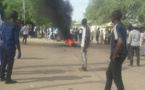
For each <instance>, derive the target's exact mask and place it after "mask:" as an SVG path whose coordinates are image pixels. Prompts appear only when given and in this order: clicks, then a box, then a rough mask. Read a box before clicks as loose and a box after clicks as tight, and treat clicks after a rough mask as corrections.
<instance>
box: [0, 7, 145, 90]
mask: <svg viewBox="0 0 145 90" xmlns="http://www.w3.org/2000/svg"><path fill="white" fill-rule="evenodd" d="M3 17H4V16H3V13H2V12H1V13H0V37H1V38H0V52H1V54H0V78H1V81H5V83H6V84H11V83H16V81H15V80H12V79H11V75H12V69H13V64H14V57H15V52H16V49H18V58H20V57H21V47H20V42H19V33H20V32H22V34H23V43H24V44H26V43H27V37H28V32H29V29H28V26H27V25H24V26H23V27H22V29H21V28H20V26H19V25H18V24H17V23H16V21H17V19H18V13H17V12H16V11H11V13H10V15H9V17H10V18H11V19H10V20H9V21H5V22H3ZM121 18H122V13H121V12H120V11H119V10H116V11H114V12H113V13H112V14H111V16H110V19H111V21H112V23H114V26H113V30H112V32H111V31H109V30H106V33H105V42H104V33H103V31H102V30H100V28H98V29H97V32H96V41H97V43H99V39H100V42H101V43H103V42H104V43H105V44H110V42H111V53H110V64H109V66H108V69H107V71H106V77H107V80H106V86H105V90H111V85H112V80H114V82H115V84H116V86H117V90H124V85H123V81H122V74H121V72H122V64H123V62H124V61H125V59H126V57H127V55H128V59H129V60H130V64H129V66H133V56H134V55H135V54H136V56H137V66H140V53H139V52H140V45H141V43H140V41H142V44H144V48H143V55H145V34H141V33H140V32H139V28H138V26H137V24H132V25H130V26H129V27H128V28H127V29H128V31H127V29H126V27H125V25H123V23H122V22H121ZM82 26H83V27H84V28H83V29H82V28H80V29H78V28H74V29H73V30H71V34H72V36H73V39H74V40H75V41H78V40H79V41H81V56H82V66H81V67H80V68H79V70H80V71H87V50H88V48H89V46H90V42H91V39H92V38H93V33H92V34H91V33H90V28H89V26H88V25H87V19H83V20H82ZM34 31H35V32H37V34H39V33H40V32H41V33H42V37H43V31H45V34H46V38H48V37H49V38H51V37H52V36H53V38H56V37H57V34H58V31H59V30H58V29H57V28H51V29H49V28H48V27H46V28H45V29H43V28H42V29H40V28H39V26H38V27H34ZM91 35H92V36H91ZM78 36H79V38H78ZM110 39H111V40H110ZM141 39H142V40H141ZM134 51H135V54H134ZM6 66H7V68H6ZM5 73H6V74H5Z"/></svg>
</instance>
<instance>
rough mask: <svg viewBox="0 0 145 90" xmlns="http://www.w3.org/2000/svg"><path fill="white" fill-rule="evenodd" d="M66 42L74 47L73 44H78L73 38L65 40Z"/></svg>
mask: <svg viewBox="0 0 145 90" xmlns="http://www.w3.org/2000/svg"><path fill="white" fill-rule="evenodd" d="M65 42H66V43H68V45H69V46H70V47H72V46H74V45H77V44H76V43H75V42H74V41H72V40H71V39H67V40H65Z"/></svg>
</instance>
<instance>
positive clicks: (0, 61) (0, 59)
mask: <svg viewBox="0 0 145 90" xmlns="http://www.w3.org/2000/svg"><path fill="white" fill-rule="evenodd" d="M1 54H2V53H1V46H0V63H1V64H2V58H1ZM1 64H0V78H1Z"/></svg>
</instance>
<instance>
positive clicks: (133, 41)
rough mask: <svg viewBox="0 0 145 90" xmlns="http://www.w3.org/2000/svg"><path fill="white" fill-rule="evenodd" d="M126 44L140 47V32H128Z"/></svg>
mask: <svg viewBox="0 0 145 90" xmlns="http://www.w3.org/2000/svg"><path fill="white" fill-rule="evenodd" d="M128 44H130V45H131V46H140V32H139V31H137V30H132V31H131V32H129V37H128Z"/></svg>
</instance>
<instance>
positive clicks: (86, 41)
mask: <svg viewBox="0 0 145 90" xmlns="http://www.w3.org/2000/svg"><path fill="white" fill-rule="evenodd" d="M82 25H83V26H84V28H85V29H84V30H83V34H82V43H81V48H82V49H81V55H82V63H83V64H82V67H81V68H80V71H87V49H88V47H89V45H90V28H89V27H88V26H87V19H83V20H82Z"/></svg>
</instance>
